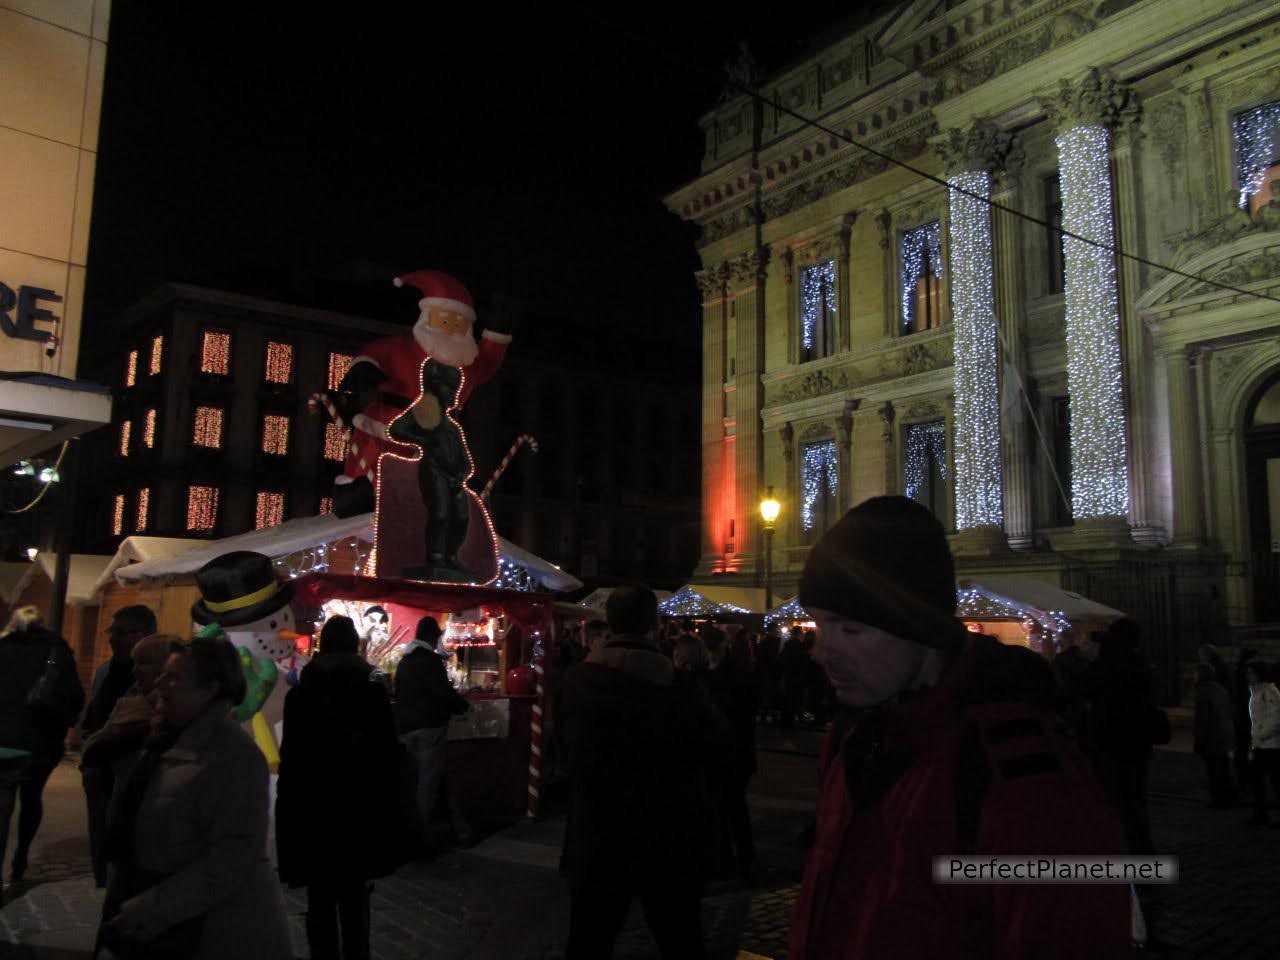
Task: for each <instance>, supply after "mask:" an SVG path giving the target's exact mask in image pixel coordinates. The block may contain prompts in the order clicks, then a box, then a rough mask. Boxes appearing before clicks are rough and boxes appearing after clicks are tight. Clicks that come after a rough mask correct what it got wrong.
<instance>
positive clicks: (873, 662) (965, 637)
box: [788, 497, 1132, 960]
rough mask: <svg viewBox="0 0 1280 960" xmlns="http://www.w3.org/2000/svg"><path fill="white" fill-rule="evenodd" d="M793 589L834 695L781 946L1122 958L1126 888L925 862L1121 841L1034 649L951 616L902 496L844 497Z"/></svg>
mask: <svg viewBox="0 0 1280 960" xmlns="http://www.w3.org/2000/svg"><path fill="white" fill-rule="evenodd" d="M800 602H801V603H802V604H803V605H804V608H805V609H806V610H807V611H808V612H809V613H810V615H811V616H812V617H813V619H814V620H815V621H816V623H817V625H818V639H817V643H816V645H815V648H814V656H815V658H816V659H817V661H818V662H819V663H820V664H821V665H822V667H823V668H824V669H825V670H826V672H827V675H828V677H829V678H830V680H831V683H832V685H833V687H834V689H835V694H836V698H837V701H838V703H839V705H840V707H841V710H840V716H838V717H837V719H836V721H835V722H834V724H833V726H832V730H831V733H830V734H829V736H828V739H827V743H826V745H825V748H824V750H823V756H822V759H821V762H820V787H819V798H818V817H817V834H816V839H815V843H814V846H813V849H812V850H811V851H810V853H809V859H808V862H807V864H806V866H805V873H804V882H803V885H802V889H801V893H800V897H799V900H798V902H797V906H796V913H795V917H794V920H793V922H792V927H791V939H790V949H789V952H788V955H789V956H791V957H792V958H794V960H855V958H857V960H861V958H880V957H942V956H945V957H953V958H959V960H965V958H973V960H977V958H987V957H1010V958H1012V957H1036V958H1051V960H1056V958H1062V960H1065V958H1069V957H1082V956H1098V957H1119V956H1127V955H1129V954H1130V953H1131V952H1132V941H1131V932H1130V907H1129V891H1128V889H1127V888H1126V887H1125V886H1124V885H1122V884H1121V885H1117V884H1111V885H1088V884H1075V885H1050V884H1039V885H1037V884H1008V883H987V884H982V885H953V884H947V883H939V882H937V881H936V880H935V878H934V858H935V857H944V858H953V857H957V856H966V855H972V856H981V857H983V858H991V857H994V856H1007V857H1022V858H1025V857H1027V856H1039V857H1043V856H1052V855H1057V856H1068V857H1070V856H1078V857H1079V856H1088V857H1105V856H1110V855H1114V854H1118V853H1120V852H1122V850H1123V843H1122V840H1121V837H1120V833H1119V830H1118V829H1117V825H1116V823H1115V821H1114V819H1113V817H1112V816H1111V815H1110V812H1109V811H1108V810H1107V808H1106V806H1105V803H1104V801H1103V799H1102V796H1101V793H1100V791H1099V790H1098V788H1097V786H1096V784H1095V783H1094V782H1093V779H1092V777H1091V775H1090V772H1089V768H1088V765H1087V763H1086V762H1085V760H1084V758H1083V757H1082V756H1081V755H1080V754H1079V752H1078V751H1077V750H1076V749H1075V748H1074V747H1073V746H1072V745H1071V743H1070V742H1069V741H1068V740H1067V739H1066V737H1064V736H1063V735H1062V734H1061V733H1059V732H1058V731H1057V729H1056V724H1055V721H1054V718H1053V716H1052V712H1051V710H1050V708H1049V704H1050V702H1051V700H1052V697H1053V677H1052V671H1051V670H1050V668H1049V666H1048V664H1047V663H1045V662H1044V660H1043V659H1041V658H1040V657H1039V655H1037V654H1034V653H1032V652H1030V651H1029V650H1025V649H1022V648H1018V647H1006V646H1002V645H1000V644H999V643H997V642H996V641H995V640H993V639H992V638H990V637H984V636H978V635H975V634H971V633H969V632H968V631H966V630H965V629H964V627H963V625H962V624H961V623H960V622H959V621H958V620H957V619H956V617H955V605H956V593H955V571H954V567H953V563H952V559H951V553H950V550H949V548H948V546H947V538H946V533H945V531H944V530H943V528H942V525H941V524H940V523H939V522H938V521H937V519H936V518H934V516H933V515H932V514H931V513H930V512H929V511H928V510H927V509H926V508H924V507H923V506H921V505H920V504H918V503H916V502H915V501H913V500H909V499H907V498H906V497H876V498H874V499H872V500H868V501H866V502H865V503H862V504H860V505H859V506H858V507H856V508H854V509H853V510H851V511H849V513H847V514H846V515H845V516H844V518H843V519H841V520H840V522H839V523H837V524H836V525H835V526H834V527H833V528H832V529H831V530H829V531H828V532H827V534H826V535H825V536H824V537H823V538H822V539H821V540H820V541H819V542H818V543H817V544H816V545H815V546H814V547H813V549H812V550H811V551H810V554H809V557H808V559H807V561H806V563H805V568H804V573H803V575H802V577H801V580H800Z"/></svg>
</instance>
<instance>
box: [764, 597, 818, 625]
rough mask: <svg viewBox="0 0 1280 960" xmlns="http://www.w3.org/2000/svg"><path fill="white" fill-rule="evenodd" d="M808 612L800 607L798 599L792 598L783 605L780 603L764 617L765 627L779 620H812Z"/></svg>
mask: <svg viewBox="0 0 1280 960" xmlns="http://www.w3.org/2000/svg"><path fill="white" fill-rule="evenodd" d="M812 619H813V618H812V617H810V616H809V613H808V611H806V610H805V608H804V607H802V606H800V598H799V597H792V598H791V599H790V600H788V601H786V602H785V603H780V604H778V605H777V606H776V607H774V608H773V609H772V610H770V611H769V612H768V613H766V614H765V615H764V622H765V625H766V626H772V625H773V624H775V623H777V622H778V621H779V620H812Z"/></svg>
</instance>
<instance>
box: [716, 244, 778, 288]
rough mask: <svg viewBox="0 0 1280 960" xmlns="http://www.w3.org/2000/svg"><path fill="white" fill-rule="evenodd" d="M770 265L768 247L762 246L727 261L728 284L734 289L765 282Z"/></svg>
mask: <svg viewBox="0 0 1280 960" xmlns="http://www.w3.org/2000/svg"><path fill="white" fill-rule="evenodd" d="M768 265H769V248H768V247H760V248H758V249H756V250H753V251H751V252H750V253H744V254H743V255H742V256H740V257H735V258H734V259H732V260H729V261H727V262H726V263H725V267H726V268H727V271H728V278H727V282H728V286H729V287H730V288H731V289H734V290H741V289H743V288H745V287H753V286H757V285H760V284H763V283H764V280H765V272H766V270H767V268H768Z"/></svg>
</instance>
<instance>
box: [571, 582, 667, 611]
mask: <svg viewBox="0 0 1280 960" xmlns="http://www.w3.org/2000/svg"><path fill="white" fill-rule="evenodd" d="M615 589H617V588H616V587H597V588H596V589H595V590H592V591H591V592H590V593H588V594H587V595H586V596H585V597H583V598H582V599H581V600H579V601H578V606H580V607H586V608H587V609H589V610H592V611H595V612H601V611H603V610H604V608H605V604H606V603H608V602H609V594H611V593H613V591H614V590H615ZM653 594H654V596H656V597H657V598H658V604H659V605H661V604H662V603H663V602H664V601H666V600H669V599H670V598H671V596H672V594H671V591H670V590H655V591H653Z"/></svg>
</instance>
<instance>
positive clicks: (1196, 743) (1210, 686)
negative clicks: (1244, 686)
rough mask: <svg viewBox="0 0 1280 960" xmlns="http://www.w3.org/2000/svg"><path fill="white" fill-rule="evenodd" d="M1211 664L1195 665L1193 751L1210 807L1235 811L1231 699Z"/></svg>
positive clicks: (1234, 735) (1233, 725)
mask: <svg viewBox="0 0 1280 960" xmlns="http://www.w3.org/2000/svg"><path fill="white" fill-rule="evenodd" d="M1217 678H1218V673H1217V671H1216V670H1214V667H1213V664H1210V663H1200V664H1197V665H1196V712H1195V720H1194V723H1193V733H1194V736H1193V738H1192V749H1193V750H1195V752H1196V753H1198V754H1200V757H1201V759H1203V760H1204V768H1205V773H1206V774H1207V775H1208V778H1209V806H1211V807H1218V808H1221V807H1234V806H1235V804H1236V800H1237V799H1239V798H1238V796H1237V794H1236V785H1235V781H1234V780H1233V779H1232V777H1231V757H1230V753H1231V750H1232V748H1233V747H1234V746H1235V739H1236V732H1235V722H1234V719H1233V717H1232V712H1231V695H1230V694H1229V693H1227V690H1226V688H1225V687H1224V686H1223V685H1222V684H1221V683H1219V682H1218V679H1217Z"/></svg>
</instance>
